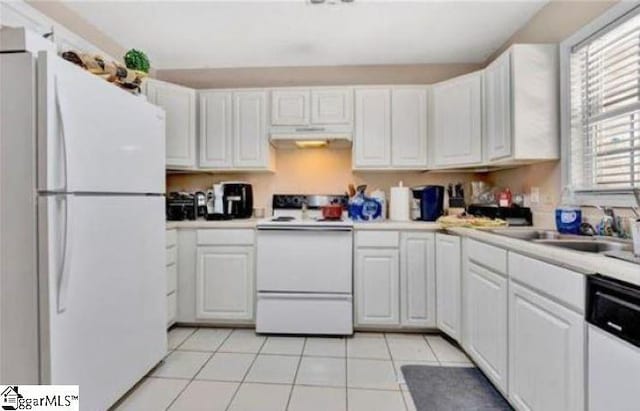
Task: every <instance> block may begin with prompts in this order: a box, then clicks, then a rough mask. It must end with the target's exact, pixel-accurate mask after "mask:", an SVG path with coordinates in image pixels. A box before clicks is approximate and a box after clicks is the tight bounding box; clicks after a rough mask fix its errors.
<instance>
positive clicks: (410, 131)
mask: <svg viewBox="0 0 640 411" xmlns="http://www.w3.org/2000/svg"><path fill="white" fill-rule="evenodd" d="M391 165H392V166H393V167H408V168H410V167H413V168H426V167H427V90H426V89H425V88H397V89H393V90H392V91H391Z"/></svg>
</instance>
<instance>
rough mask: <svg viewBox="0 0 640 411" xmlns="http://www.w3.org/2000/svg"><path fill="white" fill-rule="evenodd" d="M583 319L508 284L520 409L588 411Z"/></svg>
mask: <svg viewBox="0 0 640 411" xmlns="http://www.w3.org/2000/svg"><path fill="white" fill-rule="evenodd" d="M584 344H585V322H584V319H583V317H582V316H581V315H580V314H578V313H576V312H573V311H571V310H570V309H568V308H566V307H564V306H562V305H560V304H557V303H555V302H553V301H552V300H550V299H548V298H546V297H543V296H541V295H540V294H537V293H535V292H533V291H531V290H530V289H528V288H525V287H522V286H520V285H519V284H516V283H515V282H511V283H510V285H509V398H510V399H511V401H512V402H513V404H514V405H515V406H516V408H517V409H520V410H532V411H537V410H540V411H542V410H544V411H565V410H566V411H578V410H584V395H585V391H584V386H585V382H586V381H585V380H586V377H585V367H584V361H585V359H584Z"/></svg>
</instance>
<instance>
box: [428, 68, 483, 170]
mask: <svg viewBox="0 0 640 411" xmlns="http://www.w3.org/2000/svg"><path fill="white" fill-rule="evenodd" d="M432 147H433V153H434V157H433V160H434V165H435V166H436V167H454V166H468V165H474V164H479V163H481V162H482V72H475V73H471V74H467V75H464V76H461V77H456V78H454V79H451V80H447V81H444V82H441V83H438V84H436V85H434V86H433V144H432Z"/></svg>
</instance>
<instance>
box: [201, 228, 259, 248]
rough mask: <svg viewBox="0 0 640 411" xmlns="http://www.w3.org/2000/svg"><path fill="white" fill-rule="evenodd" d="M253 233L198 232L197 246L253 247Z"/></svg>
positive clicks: (226, 231) (213, 230)
mask: <svg viewBox="0 0 640 411" xmlns="http://www.w3.org/2000/svg"><path fill="white" fill-rule="evenodd" d="M254 240H255V232H254V231H253V230H245V229H209V230H198V232H197V237H196V241H197V243H198V245H253V242H254Z"/></svg>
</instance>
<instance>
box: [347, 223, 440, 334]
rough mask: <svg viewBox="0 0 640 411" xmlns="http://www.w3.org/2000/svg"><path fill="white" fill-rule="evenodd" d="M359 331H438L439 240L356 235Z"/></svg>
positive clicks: (422, 235)
mask: <svg viewBox="0 0 640 411" xmlns="http://www.w3.org/2000/svg"><path fill="white" fill-rule="evenodd" d="M355 245H356V252H355V278H354V283H355V292H354V299H355V305H356V327H358V326H360V327H365V328H366V327H379V328H432V327H435V325H436V311H435V310H436V294H435V293H436V291H435V287H436V280H435V235H434V233H430V232H412V231H406V232H397V231H359V232H356V241H355Z"/></svg>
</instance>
